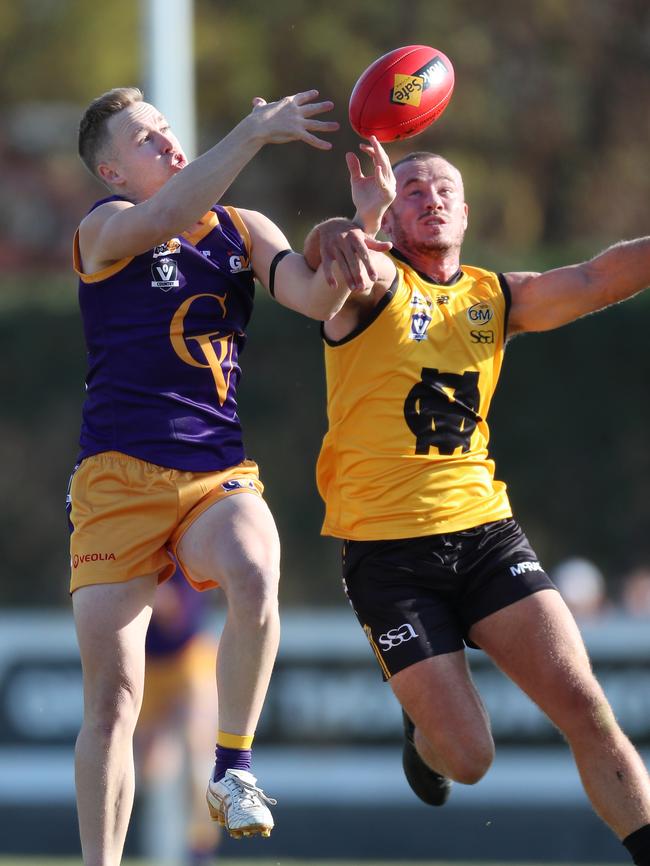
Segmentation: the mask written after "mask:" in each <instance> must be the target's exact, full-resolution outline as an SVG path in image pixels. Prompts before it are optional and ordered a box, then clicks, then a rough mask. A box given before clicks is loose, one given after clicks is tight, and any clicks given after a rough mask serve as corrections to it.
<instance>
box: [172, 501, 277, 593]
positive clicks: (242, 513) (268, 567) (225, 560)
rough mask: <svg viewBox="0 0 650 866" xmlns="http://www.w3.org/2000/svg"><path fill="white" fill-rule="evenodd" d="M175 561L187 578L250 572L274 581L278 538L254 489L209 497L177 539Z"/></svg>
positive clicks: (198, 580) (225, 582) (218, 578)
mask: <svg viewBox="0 0 650 866" xmlns="http://www.w3.org/2000/svg"><path fill="white" fill-rule="evenodd" d="M176 556H177V558H178V562H179V564H180V566H181V568H182V569H183V571H184V572H185V574H186V575H187V577H188V578H189V579H190V580H191V582H192V583H194V584H195V585H197V587H198V588H201V584H208V585H214V582H217V583H219V584H220V585H221V586H222V587H223V588H224V590H225V591H226V592H227V591H228V589H229V585H230V583H231V581H232V580H237V579H239V578H241V577H242V576H245V575H249V574H258V575H263V576H264V578H265V579H266V580H268V581H270V582H273V581H277V577H278V574H279V566H280V540H279V538H278V532H277V529H276V526H275V521H274V520H273V515H272V514H271V511H270V509H269V507H268V505H267V504H266V502H265V501H264V500H263V499H262V498H261V497H260V496H258V495H256V494H253V493H250V492H245V491H242V492H240V493H235V494H232V495H230V496H228V497H226V498H225V499H221V500H219V501H218V502H215V503H213V504H212V505H211V506H210V507H209V508H208V509H207V510H205V511H204V512H203V513H202V514H200V515H199V516H198V517H197V518H196V520H194V522H193V523H192V524H191V525H190V526H189V527H188V528H187V529H186V530H185V532H184V534H183V536H182V537H181V538H180V540H179V541H178V543H177V546H176Z"/></svg>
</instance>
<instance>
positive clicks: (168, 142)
mask: <svg viewBox="0 0 650 866" xmlns="http://www.w3.org/2000/svg"><path fill="white" fill-rule="evenodd" d="M158 139H159V141H160V147H161V148H162V152H163V153H169V151H170V150H173V149H174V144H173V140H172V136H171V133H165V132H159V133H158Z"/></svg>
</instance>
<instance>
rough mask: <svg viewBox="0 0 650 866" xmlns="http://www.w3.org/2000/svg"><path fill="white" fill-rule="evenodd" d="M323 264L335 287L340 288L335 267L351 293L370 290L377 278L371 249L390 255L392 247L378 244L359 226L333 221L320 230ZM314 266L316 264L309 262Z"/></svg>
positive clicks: (386, 243)
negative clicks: (388, 252) (389, 251)
mask: <svg viewBox="0 0 650 866" xmlns="http://www.w3.org/2000/svg"><path fill="white" fill-rule="evenodd" d="M318 233H319V234H318V239H319V252H320V261H321V262H322V263H323V273H324V275H325V278H326V279H327V282H328V283H329V284H330V286H332V288H337V287H338V281H337V279H336V276H335V268H334V266H335V265H337V266H338V270H339V272H340V274H341V275H342V277H343V281H344V283H345V285H347V287H348V288H349V289H350V291H352V292H354V291H367V290H368V289H370V288H371V287H372V285H373V284H374V283H375V281H376V279H377V272H376V270H375V268H374V265H373V263H372V256H371V255H370V253H369V250H376V251H378V252H387V251H388V250H389V249H390V248H391V246H392V244H391V243H389V242H388V241H377V240H375V239H374V238H373V237H371V236H369V235H367V234H366V233H365V232H364V231H363V230H362V229H360V228H359V226H357V225H355V224H354V223H352V222H350V221H349V220H345V219H338V218H335V219H331V220H327V222H325V223H321V225H320V226H319V227H318ZM309 264H310V265H311V266H312V267H313V264H317V263H316V262H313V263H312V262H309Z"/></svg>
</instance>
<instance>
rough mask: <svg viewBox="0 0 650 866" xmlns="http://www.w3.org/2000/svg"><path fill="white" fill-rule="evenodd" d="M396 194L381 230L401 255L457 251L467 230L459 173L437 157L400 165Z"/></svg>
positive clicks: (397, 173)
mask: <svg viewBox="0 0 650 866" xmlns="http://www.w3.org/2000/svg"><path fill="white" fill-rule="evenodd" d="M395 178H396V180H397V195H396V197H395V201H394V202H393V204H392V205H391V206H390V208H389V210H388V212H387V214H386V216H385V217H384V230H385V231H386V233H387V234H388V235H389V236H390V239H391V240H392V242H393V244H394V245H395V247H396V248H397V249H398V250H400V251H401V252H403V253H406V254H408V253H417V254H419V255H426V254H427V253H435V254H440V253H444V252H446V251H448V250H459V249H460V246H461V244H462V242H463V238H464V236H465V229H466V228H467V205H466V204H465V193H464V189H463V179H462V177H461V175H460V172H459V171H458V170H457V169H456V168H454V166H452V165H450V164H449V163H448V162H447V161H446V160H444V159H440V158H439V157H432V158H431V159H423V160H414V161H411V162H404V163H401V164H400V165H398V166H397V168H396V169H395Z"/></svg>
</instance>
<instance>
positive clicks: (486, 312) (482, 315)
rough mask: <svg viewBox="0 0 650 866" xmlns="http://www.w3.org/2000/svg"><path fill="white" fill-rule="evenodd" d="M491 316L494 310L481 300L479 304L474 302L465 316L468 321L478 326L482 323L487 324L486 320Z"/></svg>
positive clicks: (490, 319) (489, 319)
mask: <svg viewBox="0 0 650 866" xmlns="http://www.w3.org/2000/svg"><path fill="white" fill-rule="evenodd" d="M493 317H494V311H493V310H492V307H491V306H490V305H489V304H488V303H486V302H485V301H481V302H480V303H479V304H474V305H473V306H472V307H469V309H468V310H467V318H468V319H469V321H470V323H471V324H472V325H475V326H476V327H479V328H481V327H482V326H483V325H487V323H488V322H491V321H492V319H493Z"/></svg>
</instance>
